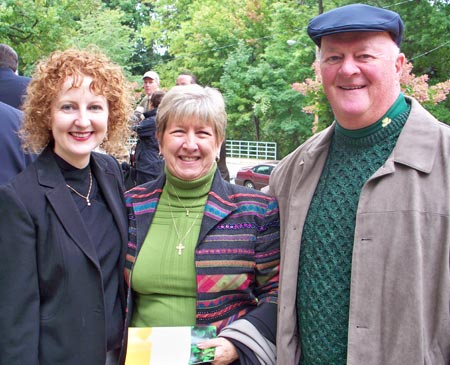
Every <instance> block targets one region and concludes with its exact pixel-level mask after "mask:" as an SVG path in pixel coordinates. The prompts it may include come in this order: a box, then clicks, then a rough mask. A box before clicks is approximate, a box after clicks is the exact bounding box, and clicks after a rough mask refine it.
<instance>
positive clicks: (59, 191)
mask: <svg viewBox="0 0 450 365" xmlns="http://www.w3.org/2000/svg"><path fill="white" fill-rule="evenodd" d="M36 167H37V175H38V176H37V177H38V182H39V184H40V185H42V186H44V187H46V188H47V193H46V196H47V199H48V201H49V203H50V205H51V207H52V208H53V210H54V211H55V214H56V216H57V217H58V219H59V220H60V222H61V224H62V225H63V226H64V228H65V230H66V231H67V233H68V234H69V236H70V237H71V238H72V240H73V241H74V242H75V244H76V245H77V246H78V247H79V248H80V249H81V250H82V251H83V252H84V254H85V255H86V256H87V257H88V258H89V259H90V260H91V261H92V262H93V263H94V264H95V265H96V267H97V268H98V269H100V266H99V262H98V258H97V254H96V252H95V249H94V246H93V244H92V242H91V240H90V238H89V235H88V233H87V231H86V228H85V225H84V222H83V219H82V217H81V215H80V212H79V211H78V208H77V206H76V204H75V202H74V201H73V199H72V196H71V193H70V191H69V189H68V188H67V186H66V181H65V180H64V177H63V175H62V174H61V172H60V170H59V167H58V165H57V164H56V161H55V160H54V158H53V156H52V152H51V146H49V147H47V148H46V149H45V150H44V151H43V152H42V154H41V155H40V156H39V158H38V159H37V161H36Z"/></svg>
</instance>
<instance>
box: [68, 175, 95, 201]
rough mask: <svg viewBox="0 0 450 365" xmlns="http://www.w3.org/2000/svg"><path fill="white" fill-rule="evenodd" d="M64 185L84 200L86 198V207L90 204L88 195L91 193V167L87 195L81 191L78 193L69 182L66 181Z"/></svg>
mask: <svg viewBox="0 0 450 365" xmlns="http://www.w3.org/2000/svg"><path fill="white" fill-rule="evenodd" d="M66 186H67V187H68V188H69V189H70V190H72V191H73V192H74V193H75V194H77V195H78V196H80V197H82V198H83V199H84V200H86V204H87V206H88V207H90V206H91V200H90V199H89V195H91V189H92V172H91V169H89V189H88V193H87V195H86V196H85V195H83V194H81V193H79V192H78V191H76V190H75V189H74V188H73V187H71V186H70V185H69V184H67V183H66Z"/></svg>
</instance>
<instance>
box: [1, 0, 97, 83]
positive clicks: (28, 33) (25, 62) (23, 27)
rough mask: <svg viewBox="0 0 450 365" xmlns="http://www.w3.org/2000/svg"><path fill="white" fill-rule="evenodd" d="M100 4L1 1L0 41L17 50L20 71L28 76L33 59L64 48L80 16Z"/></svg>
mask: <svg viewBox="0 0 450 365" xmlns="http://www.w3.org/2000/svg"><path fill="white" fill-rule="evenodd" d="M99 5H100V2H99V1H95V0H58V1H50V0H3V1H1V2H0V42H3V43H7V44H9V45H10V46H11V47H13V48H14V49H15V50H16V51H17V53H18V54H19V57H20V63H19V70H20V72H21V73H22V74H28V75H29V74H30V72H31V71H32V69H33V65H34V63H35V62H36V60H38V59H40V58H42V57H45V56H47V54H48V53H50V52H52V51H53V50H55V49H58V48H65V47H66V46H67V43H66V41H67V39H69V38H70V37H72V36H74V35H75V34H76V32H75V31H76V29H77V22H78V21H79V20H80V19H81V18H82V16H83V14H86V13H89V12H91V11H95V10H96V9H98V7H99Z"/></svg>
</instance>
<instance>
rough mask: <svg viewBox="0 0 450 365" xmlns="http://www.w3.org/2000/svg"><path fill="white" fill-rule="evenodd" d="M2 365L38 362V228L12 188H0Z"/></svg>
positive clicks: (0, 349)
mask: <svg viewBox="0 0 450 365" xmlns="http://www.w3.org/2000/svg"><path fill="white" fill-rule="evenodd" d="M0 217H1V218H0V257H1V258H2V263H1V265H0V298H2V299H1V300H2V310H1V311H0V328H1V329H2V335H1V336H0V362H1V363H2V364H27V365H33V364H38V363H39V360H38V358H39V354H38V343H39V322H40V310H39V282H38V268H37V258H36V232H35V225H34V223H33V220H32V218H31V216H30V215H29V214H28V212H27V210H26V209H25V206H24V205H23V204H22V202H21V201H20V200H19V199H18V197H17V195H16V194H15V192H14V190H13V188H12V187H11V186H10V185H6V186H2V187H0Z"/></svg>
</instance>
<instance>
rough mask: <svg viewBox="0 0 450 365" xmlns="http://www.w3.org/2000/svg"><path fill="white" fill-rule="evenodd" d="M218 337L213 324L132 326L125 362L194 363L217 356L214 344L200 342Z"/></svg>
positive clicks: (133, 364) (154, 364)
mask: <svg viewBox="0 0 450 365" xmlns="http://www.w3.org/2000/svg"><path fill="white" fill-rule="evenodd" d="M214 337H216V328H215V327H214V326H196V327H140V328H137V327H130V328H129V329H128V345H127V358H126V361H125V365H194V364H203V363H207V362H211V361H213V360H214V351H215V349H214V348H209V349H205V350H200V349H199V348H198V347H197V344H198V343H200V342H203V341H205V340H207V339H211V338H214Z"/></svg>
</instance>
